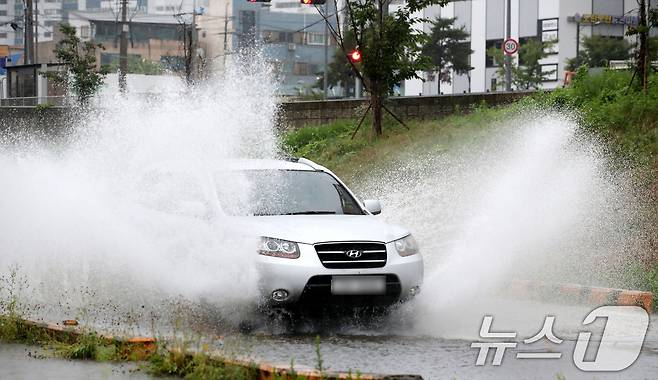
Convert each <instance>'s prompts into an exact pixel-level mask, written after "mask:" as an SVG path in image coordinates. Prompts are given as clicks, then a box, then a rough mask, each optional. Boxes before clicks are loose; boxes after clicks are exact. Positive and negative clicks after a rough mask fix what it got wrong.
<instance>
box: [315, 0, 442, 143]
mask: <svg viewBox="0 0 658 380" xmlns="http://www.w3.org/2000/svg"><path fill="white" fill-rule="evenodd" d="M448 2H449V0H408V1H405V2H402V3H400V4H399V5H397V4H396V7H395V8H396V9H395V11H394V12H392V13H390V12H389V4H390V0H360V1H347V2H345V20H346V21H345V25H344V29H343V28H341V17H340V16H339V14H338V12H336V15H335V17H336V25H337V27H334V26H333V25H332V24H331V23H328V22H327V24H328V25H329V28H330V29H331V31H332V34H333V35H334V38H335V39H336V41H337V43H338V46H339V47H340V48H341V50H342V53H343V55H344V56H345V57H347V55H348V53H349V50H348V49H349V46H348V45H347V44H346V43H345V36H346V35H347V34H348V33H353V34H354V39H355V42H356V47H357V48H358V49H359V51H360V52H361V55H362V60H361V61H360V62H352V61H349V62H350V65H351V66H352V68H353V69H354V74H355V75H356V77H357V78H359V79H360V80H361V81H362V83H363V87H364V89H365V90H366V91H367V92H368V93H370V104H369V109H372V116H373V123H372V131H373V135H375V136H379V135H381V134H382V112H383V110H385V111H387V112H388V113H389V114H391V115H392V116H393V117H394V118H395V119H396V120H398V121H400V122H401V120H400V119H399V118H398V117H397V116H395V115H394V114H393V113H392V112H391V111H390V110H389V109H388V108H387V107H386V105H385V104H384V101H385V100H386V98H387V97H388V95H390V94H391V92H392V90H393V87H394V86H395V85H397V84H399V83H400V82H402V81H404V80H406V79H411V78H418V79H420V77H419V76H418V74H417V73H418V72H419V71H424V70H428V69H431V67H432V63H431V60H430V59H429V57H427V56H423V55H421V54H420V53H421V48H422V46H423V44H424V43H425V41H426V40H427V34H425V33H424V32H422V31H419V30H417V29H416V28H414V25H416V24H417V23H420V22H421V21H422V19H421V18H419V17H416V16H415V14H416V13H418V12H419V11H421V10H422V9H424V8H426V7H428V6H430V5H435V4H438V5H445V4H447V3H448ZM316 9H317V10H318V12H320V13H321V14H322V15H323V17H325V19H326V18H327V15H326V14H324V13H323V11H322V10H321V9H320V8H319V7H316ZM334 9H339V7H338V0H334ZM364 116H365V115H364ZM362 122H363V118H362V119H361V122H360V123H359V126H360V125H361V123H362ZM359 126H357V129H358V128H359Z"/></svg>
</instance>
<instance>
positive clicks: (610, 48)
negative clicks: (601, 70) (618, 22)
mask: <svg viewBox="0 0 658 380" xmlns="http://www.w3.org/2000/svg"><path fill="white" fill-rule="evenodd" d="M580 48H581V51H580V65H586V66H588V67H607V66H608V62H609V61H611V60H627V59H629V58H631V50H632V49H633V44H631V43H630V42H628V41H627V40H626V39H624V38H617V37H610V36H601V35H596V36H586V37H585V38H583V41H582V43H581V47H580ZM580 65H579V64H578V62H577V61H576V58H575V57H574V58H572V59H570V60H568V61H567V69H568V70H570V71H573V70H575V69H576V68H577V66H580Z"/></svg>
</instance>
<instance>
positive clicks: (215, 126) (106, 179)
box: [0, 56, 277, 325]
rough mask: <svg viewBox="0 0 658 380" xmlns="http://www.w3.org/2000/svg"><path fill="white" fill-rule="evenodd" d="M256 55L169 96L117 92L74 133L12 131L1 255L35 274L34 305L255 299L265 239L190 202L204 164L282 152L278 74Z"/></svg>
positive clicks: (93, 306)
mask: <svg viewBox="0 0 658 380" xmlns="http://www.w3.org/2000/svg"><path fill="white" fill-rule="evenodd" d="M253 57H254V56H252V59H251V61H250V62H251V64H247V65H245V64H244V62H246V61H244V60H240V62H241V63H240V64H239V65H238V64H229V66H228V68H227V71H226V72H225V73H224V75H223V76H221V77H218V78H213V79H212V80H209V81H208V83H210V84H209V85H202V86H197V87H195V88H188V87H187V86H185V85H183V83H182V82H181V83H180V84H176V85H172V86H171V87H170V88H167V89H165V90H164V91H163V92H162V93H161V94H159V95H158V96H157V97H155V98H153V97H150V98H148V97H144V96H143V95H139V94H127V95H120V94H118V93H116V92H111V91H107V92H106V93H103V94H101V95H100V96H101V99H100V100H101V101H100V102H99V104H102V108H96V109H91V110H89V111H88V113H87V114H75V115H71V117H70V121H69V124H68V127H69V131H68V134H67V135H66V138H64V139H62V140H63V141H62V143H61V144H52V143H44V142H43V140H40V139H38V138H30V137H29V136H22V137H21V138H18V139H17V137H16V135H15V134H14V135H8V134H7V135H4V136H3V139H2V145H1V146H0V173H3V174H2V177H1V178H0V188H1V190H0V210H2V212H1V213H0V230H1V231H3V232H2V234H0V251H1V252H2V254H1V255H0V267H1V268H2V270H3V271H6V270H7V268H8V267H9V266H12V265H17V266H18V268H19V272H20V273H21V275H23V276H25V277H26V278H27V279H28V280H29V282H30V284H31V291H30V294H28V295H26V297H27V298H28V299H29V300H30V303H31V304H35V305H41V306H40V307H41V309H40V310H32V312H33V313H34V314H36V315H33V316H32V317H37V318H38V317H44V318H48V319H51V320H52V319H55V320H58V319H59V318H64V317H66V318H72V317H77V318H81V319H85V318H90V319H95V320H94V321H93V322H94V323H99V324H105V325H112V324H116V323H119V324H120V323H121V322H124V323H125V322H126V320H130V321H133V322H135V323H136V324H138V323H142V324H143V323H144V321H145V320H148V319H149V318H152V317H158V316H160V317H161V316H162V315H163V314H168V313H169V312H170V311H172V310H173V309H175V307H174V306H172V304H177V305H179V306H177V307H182V308H186V307H189V305H191V304H194V305H199V304H210V305H216V306H217V305H221V307H222V308H223V309H228V310H226V313H224V314H225V315H228V316H230V315H231V314H232V310H231V305H235V304H238V305H239V304H241V303H242V302H243V301H245V302H246V301H253V299H254V297H255V290H256V289H255V285H256V274H255V273H254V270H253V268H254V265H251V260H252V259H253V254H252V253H253V248H254V247H255V240H254V241H252V240H251V239H249V238H247V239H245V238H244V236H241V237H240V238H239V239H238V238H237V237H235V236H234V234H233V231H232V230H231V229H230V228H229V227H230V222H228V221H226V220H222V219H221V217H219V216H214V217H212V218H208V217H204V216H203V215H197V214H195V213H194V209H192V210H191V212H190V210H189V206H190V203H189V201H190V200H193V199H194V196H195V195H197V194H195V193H194V192H195V191H198V190H199V189H197V188H195V187H194V185H193V183H192V181H193V177H194V174H196V173H200V172H204V170H205V171H207V170H216V169H221V168H222V167H223V165H224V162H225V161H226V160H229V159H233V158H243V157H259V158H268V157H272V156H274V154H275V150H276V149H275V148H276V144H277V139H276V137H275V134H274V131H273V127H272V126H273V125H274V121H273V118H274V117H275V114H276V107H277V106H276V102H275V97H274V95H273V92H274V89H275V83H273V81H272V79H271V78H272V75H271V73H270V72H269V71H268V70H267V69H265V68H266V67H267V66H266V65H264V64H263V61H262V60H260V59H254V58H253ZM225 181H226V182H225V183H222V180H220V181H219V183H218V186H220V187H221V186H227V187H228V186H235V184H232V183H230V179H226V180H225ZM192 206H193V205H192ZM186 208H187V209H186ZM192 208H193V207H192ZM254 239H255V237H254ZM172 300H173V301H172ZM181 302H182V303H183V304H185V305H186V306H180V305H181ZM235 307H238V306H235ZM189 310H190V309H189V308H188V311H189ZM90 313H91V314H94V315H88V314H90ZM99 318H101V319H100V320H99Z"/></svg>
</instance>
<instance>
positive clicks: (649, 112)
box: [521, 68, 658, 167]
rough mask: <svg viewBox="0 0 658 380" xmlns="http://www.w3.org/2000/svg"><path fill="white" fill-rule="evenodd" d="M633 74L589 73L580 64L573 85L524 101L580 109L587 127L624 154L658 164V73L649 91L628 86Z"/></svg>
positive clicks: (567, 109)
mask: <svg viewBox="0 0 658 380" xmlns="http://www.w3.org/2000/svg"><path fill="white" fill-rule="evenodd" d="M631 76H632V72H630V71H618V70H606V71H604V72H602V73H599V74H596V75H590V74H588V72H587V70H586V69H585V68H581V69H580V70H579V71H578V74H577V76H576V79H575V80H574V83H573V85H572V86H571V87H568V88H558V89H556V90H555V91H554V92H552V93H547V94H542V95H539V96H535V97H533V98H527V99H523V100H522V101H521V102H522V103H525V104H530V105H539V106H542V107H552V108H556V109H559V110H563V111H564V112H577V113H578V114H579V115H580V116H581V117H582V125H583V126H584V127H585V128H587V129H588V130H590V131H594V132H596V133H598V134H599V135H600V136H603V137H604V138H605V139H606V140H607V141H608V142H609V143H610V144H609V145H610V147H611V148H613V149H614V150H616V151H617V152H619V153H620V154H621V155H623V156H627V157H631V158H633V159H635V160H637V161H639V162H640V163H642V164H648V165H650V166H653V167H658V75H655V74H654V75H651V76H650V77H649V91H648V94H647V95H645V94H644V93H643V92H642V90H641V89H640V88H638V87H637V86H629V84H630V83H631ZM637 82H638V81H637V78H636V81H635V83H637Z"/></svg>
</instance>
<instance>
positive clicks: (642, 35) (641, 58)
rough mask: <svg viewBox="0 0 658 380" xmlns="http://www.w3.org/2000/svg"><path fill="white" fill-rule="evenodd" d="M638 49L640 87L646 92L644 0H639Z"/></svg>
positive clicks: (645, 5)
mask: <svg viewBox="0 0 658 380" xmlns="http://www.w3.org/2000/svg"><path fill="white" fill-rule="evenodd" d="M639 24H640V25H639V28H638V29H640V51H639V57H638V65H637V68H638V71H639V74H640V75H641V78H642V89H643V90H644V94H645V95H646V94H647V89H648V79H649V75H648V74H649V67H648V66H649V65H648V62H647V61H648V55H649V54H648V49H647V35H648V34H649V32H648V28H647V3H646V0H640V23H639Z"/></svg>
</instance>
